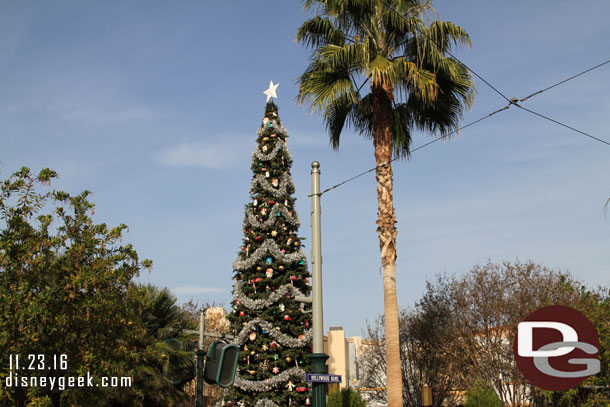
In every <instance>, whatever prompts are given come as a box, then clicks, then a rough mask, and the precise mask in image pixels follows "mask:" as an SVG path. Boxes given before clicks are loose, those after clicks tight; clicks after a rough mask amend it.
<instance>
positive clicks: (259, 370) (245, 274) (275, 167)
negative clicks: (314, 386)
mask: <svg viewBox="0 0 610 407" xmlns="http://www.w3.org/2000/svg"><path fill="white" fill-rule="evenodd" d="M270 89H271V88H270ZM273 93H274V92H273ZM268 99H269V98H268ZM287 137H288V134H287V132H286V129H285V128H284V126H282V123H281V121H280V117H279V116H278V108H277V106H276V105H275V104H274V103H273V101H268V102H267V104H266V106H265V117H264V118H263V120H262V123H261V125H260V127H259V129H258V131H257V143H258V145H257V147H256V149H255V150H254V152H253V154H252V172H253V177H252V185H251V187H250V196H251V200H250V202H249V203H248V204H246V209H245V217H244V224H243V232H244V238H243V244H242V247H241V250H240V252H239V255H238V257H237V260H236V261H235V262H234V263H233V270H234V274H235V276H234V278H235V284H234V291H233V292H234V300H233V302H232V305H233V311H232V313H230V315H229V316H228V318H229V320H230V321H231V324H232V328H233V333H234V335H235V336H236V337H235V339H234V343H236V344H237V345H239V346H240V348H241V355H240V360H239V364H238V372H237V376H236V379H235V385H234V386H233V388H231V389H230V390H229V391H228V392H227V394H226V397H225V405H227V404H229V405H236V406H244V407H249V406H256V407H276V406H282V407H283V406H303V405H309V404H310V394H309V388H308V386H307V383H306V382H305V373H306V372H307V370H308V364H309V360H308V354H309V353H310V352H311V338H312V332H311V328H310V324H311V322H310V315H311V314H309V313H306V312H305V311H306V310H305V309H304V306H303V305H302V304H299V303H298V302H296V301H295V300H294V297H295V296H297V295H306V296H309V294H310V290H311V289H310V286H309V272H308V268H307V260H306V257H305V254H304V253H303V251H302V250H301V246H302V245H301V240H302V239H301V238H300V237H299V236H298V235H297V230H298V227H299V219H298V216H297V214H296V211H295V209H294V203H295V198H294V197H293V196H292V195H293V194H294V192H295V189H294V184H293V182H292V178H291V176H290V167H291V165H292V157H291V155H290V152H289V151H288V148H287V147H286V138H287Z"/></svg>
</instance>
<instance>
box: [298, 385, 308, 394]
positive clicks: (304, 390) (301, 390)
mask: <svg viewBox="0 0 610 407" xmlns="http://www.w3.org/2000/svg"><path fill="white" fill-rule="evenodd" d="M297 391H298V392H299V393H303V392H306V391H307V387H305V386H300V387H297Z"/></svg>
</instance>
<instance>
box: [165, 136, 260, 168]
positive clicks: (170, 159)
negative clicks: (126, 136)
mask: <svg viewBox="0 0 610 407" xmlns="http://www.w3.org/2000/svg"><path fill="white" fill-rule="evenodd" d="M251 149H253V147H252V144H251V143H237V142H221V143H217V144H210V143H204V142H186V143H180V144H177V145H174V146H171V147H167V148H165V149H164V150H163V151H161V152H159V153H157V154H156V155H155V156H154V157H153V158H154V159H155V161H157V162H158V163H161V164H164V165H169V166H195V167H203V168H216V169H218V168H225V167H228V166H230V165H232V164H236V163H243V162H244V159H246V157H247V155H248V154H249V152H248V150H251Z"/></svg>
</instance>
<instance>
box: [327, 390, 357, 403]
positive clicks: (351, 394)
mask: <svg viewBox="0 0 610 407" xmlns="http://www.w3.org/2000/svg"><path fill="white" fill-rule="evenodd" d="M327 406H328V407H366V403H365V402H364V400H363V399H362V395H361V394H360V392H359V391H358V390H353V389H351V388H350V387H346V388H345V389H342V390H335V391H332V392H330V393H329V394H328V403H327Z"/></svg>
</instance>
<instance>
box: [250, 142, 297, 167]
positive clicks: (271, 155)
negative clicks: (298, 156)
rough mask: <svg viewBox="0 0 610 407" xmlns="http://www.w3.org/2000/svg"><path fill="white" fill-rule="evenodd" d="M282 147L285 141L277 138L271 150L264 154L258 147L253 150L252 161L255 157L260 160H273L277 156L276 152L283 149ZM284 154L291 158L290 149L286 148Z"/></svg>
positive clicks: (284, 145) (254, 160)
mask: <svg viewBox="0 0 610 407" xmlns="http://www.w3.org/2000/svg"><path fill="white" fill-rule="evenodd" d="M284 147H286V142H285V141H284V140H281V139H280V140H278V141H277V142H276V143H275V147H273V150H271V152H269V153H267V154H265V153H263V152H261V151H260V150H259V149H258V148H257V149H255V150H254V152H253V153H252V162H253V163H255V162H256V159H257V158H258V159H259V160H260V161H271V160H273V159H274V158H275V157H277V155H278V153H279V152H280V151H282V150H283V149H284ZM286 155H287V156H288V158H289V159H290V160H292V155H291V154H290V151H288V150H286Z"/></svg>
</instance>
